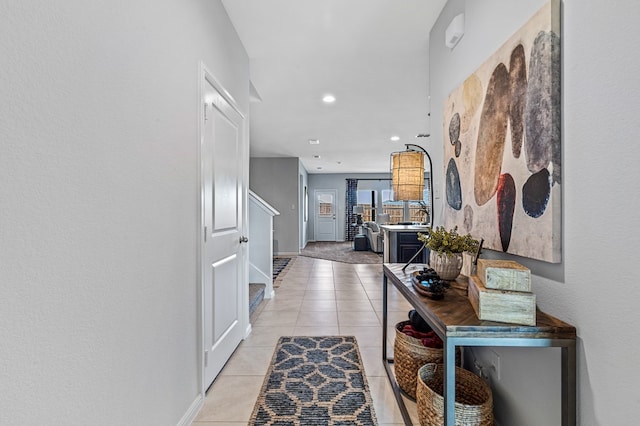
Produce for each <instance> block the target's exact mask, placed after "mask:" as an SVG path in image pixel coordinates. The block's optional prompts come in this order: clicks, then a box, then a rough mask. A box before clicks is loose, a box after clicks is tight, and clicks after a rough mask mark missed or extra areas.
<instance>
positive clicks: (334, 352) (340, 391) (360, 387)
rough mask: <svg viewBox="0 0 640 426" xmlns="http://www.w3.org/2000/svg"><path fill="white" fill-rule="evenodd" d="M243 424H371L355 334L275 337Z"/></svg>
mask: <svg viewBox="0 0 640 426" xmlns="http://www.w3.org/2000/svg"><path fill="white" fill-rule="evenodd" d="M249 425H250V426H252V425H278V426H308V425H314V426H316V425H318V426H320V425H326V426H330V425H331V426H346V425H353V426H355V425H358V426H375V425H377V421H376V416H375V413H374V411H373V403H372V401H371V395H370V394H369V385H368V384H367V378H366V377H365V375H364V368H363V367H362V358H361V357H360V352H359V351H358V344H357V343H356V339H355V337H352V336H323V337H298V336H296V337H281V338H280V340H279V341H278V345H277V346H276V350H275V353H274V355H273V359H272V360H271V366H270V367H269V371H268V372H267V375H266V377H265V379H264V383H263V384H262V390H261V391H260V395H259V396H258V400H257V401H256V405H255V407H254V409H253V414H252V415H251V419H250V420H249Z"/></svg>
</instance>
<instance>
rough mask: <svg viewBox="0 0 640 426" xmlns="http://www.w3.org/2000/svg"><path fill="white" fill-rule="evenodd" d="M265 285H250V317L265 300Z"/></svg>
mask: <svg viewBox="0 0 640 426" xmlns="http://www.w3.org/2000/svg"><path fill="white" fill-rule="evenodd" d="M266 287H267V286H266V285H265V284H258V283H256V284H254V283H249V316H251V315H253V313H254V312H255V310H256V309H257V308H258V306H259V305H260V302H262V300H263V299H264V290H265V288H266Z"/></svg>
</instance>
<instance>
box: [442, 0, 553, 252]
mask: <svg viewBox="0 0 640 426" xmlns="http://www.w3.org/2000/svg"><path fill="white" fill-rule="evenodd" d="M560 108H561V105H560V8H559V1H557V0H551V1H549V2H547V3H546V4H545V5H544V6H543V7H542V8H541V9H540V10H539V11H538V12H537V13H536V14H535V15H534V16H533V17H532V18H531V19H530V20H529V21H528V22H527V23H526V24H525V25H524V26H522V27H521V28H520V29H519V30H518V31H517V32H516V33H515V34H514V35H513V36H512V37H511V38H509V40H507V41H506V42H505V43H504V44H503V45H502V46H501V47H500V48H499V49H498V50H497V51H496V52H495V53H494V54H493V55H492V56H491V57H490V58H489V59H488V60H487V61H485V63H484V64H482V65H481V66H480V68H478V70H476V72H474V73H473V74H472V75H470V76H469V77H468V78H467V79H466V80H465V81H464V82H463V83H462V84H461V85H460V86H459V87H458V88H456V89H455V90H454V91H453V92H452V93H451V94H450V96H449V97H448V98H447V100H446V101H445V106H444V114H443V116H444V173H445V195H446V198H445V202H444V205H445V207H444V213H445V214H444V217H445V226H447V227H448V228H452V227H453V226H456V225H457V226H458V229H459V231H463V232H465V233H466V232H468V233H471V234H472V235H473V236H474V237H476V238H483V239H484V246H485V247H487V248H490V249H494V250H499V251H502V252H506V253H512V254H516V255H519V256H524V257H529V258H533V259H539V260H544V261H547V262H555V263H557V262H560V261H561V253H562V251H561V195H562V194H561V185H562V173H561V143H560V142H561V141H560V127H561V126H560Z"/></svg>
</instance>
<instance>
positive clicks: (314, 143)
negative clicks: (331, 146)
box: [309, 139, 320, 145]
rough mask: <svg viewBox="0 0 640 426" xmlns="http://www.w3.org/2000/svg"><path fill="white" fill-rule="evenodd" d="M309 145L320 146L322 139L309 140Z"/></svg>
mask: <svg viewBox="0 0 640 426" xmlns="http://www.w3.org/2000/svg"><path fill="white" fill-rule="evenodd" d="M309 143H310V144H311V145H318V144H319V143H320V139H309Z"/></svg>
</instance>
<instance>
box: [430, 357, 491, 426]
mask: <svg viewBox="0 0 640 426" xmlns="http://www.w3.org/2000/svg"><path fill="white" fill-rule="evenodd" d="M443 373H444V366H443V365H442V364H427V365H425V366H423V367H421V368H420V371H419V372H418V386H417V393H418V398H417V399H418V419H419V420H420V425H422V426H427V425H441V424H444V398H443V397H442V393H443V388H444V384H443V380H444V378H443V375H444V374H443ZM455 411H456V415H455V418H456V421H455V424H456V425H464V426H471V425H479V426H492V425H493V396H492V394H491V388H489V386H488V385H487V384H486V383H485V382H484V381H483V380H482V379H481V378H480V377H478V376H476V375H475V374H473V373H471V372H470V371H467V370H465V369H462V368H459V367H456V403H455Z"/></svg>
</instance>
